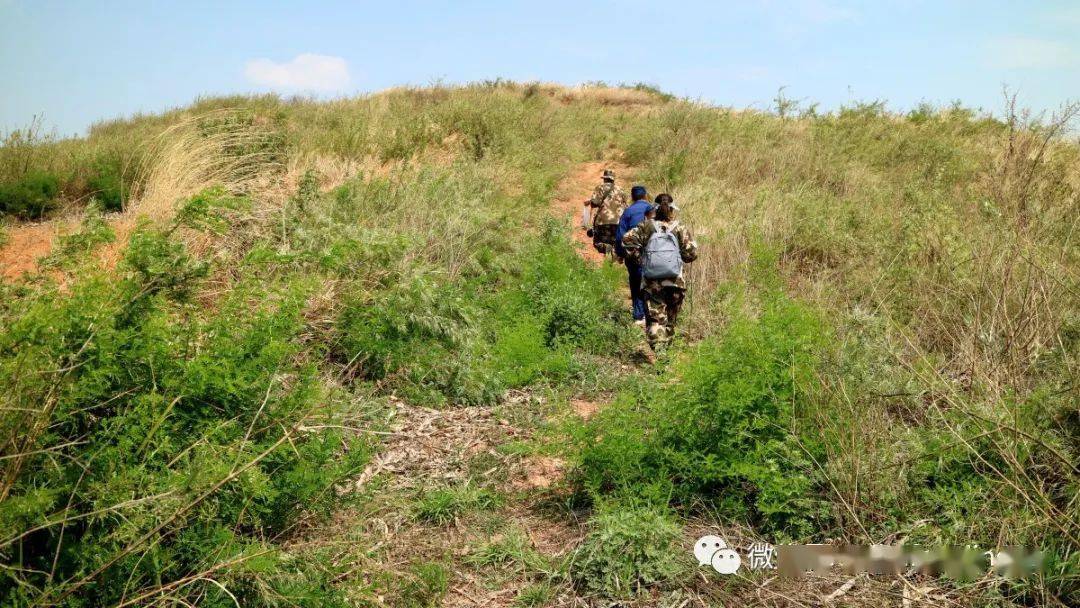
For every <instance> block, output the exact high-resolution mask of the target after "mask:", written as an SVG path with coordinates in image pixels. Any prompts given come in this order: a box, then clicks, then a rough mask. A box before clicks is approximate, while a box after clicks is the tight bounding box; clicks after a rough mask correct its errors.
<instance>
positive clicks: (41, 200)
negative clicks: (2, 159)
mask: <svg viewBox="0 0 1080 608" xmlns="http://www.w3.org/2000/svg"><path fill="white" fill-rule="evenodd" d="M59 193H60V180H59V178H57V177H56V176H55V175H53V174H51V173H42V172H34V173H29V174H27V175H25V176H23V177H22V178H20V179H19V180H17V181H15V182H12V183H8V184H0V215H4V214H6V215H13V216H15V217H17V218H19V219H24V220H39V219H42V218H43V217H45V215H46V214H47V213H49V212H50V211H52V210H53V209H55V208H56V205H57V201H56V197H57V195H58V194H59Z"/></svg>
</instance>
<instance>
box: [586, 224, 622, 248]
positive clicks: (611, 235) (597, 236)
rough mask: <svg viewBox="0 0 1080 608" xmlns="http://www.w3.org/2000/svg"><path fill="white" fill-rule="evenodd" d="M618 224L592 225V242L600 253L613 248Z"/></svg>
mask: <svg viewBox="0 0 1080 608" xmlns="http://www.w3.org/2000/svg"><path fill="white" fill-rule="evenodd" d="M618 227H619V225H618V224H597V225H595V226H593V236H592V244H593V247H596V250H597V251H599V252H600V253H608V252H609V251H614V250H615V230H616V229H617V228H618Z"/></svg>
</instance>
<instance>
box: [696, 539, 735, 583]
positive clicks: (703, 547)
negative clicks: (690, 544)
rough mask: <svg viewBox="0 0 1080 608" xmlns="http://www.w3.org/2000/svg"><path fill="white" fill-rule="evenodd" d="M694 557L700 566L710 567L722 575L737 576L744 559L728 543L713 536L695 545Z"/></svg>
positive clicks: (699, 540) (698, 540)
mask: <svg viewBox="0 0 1080 608" xmlns="http://www.w3.org/2000/svg"><path fill="white" fill-rule="evenodd" d="M694 557H696V558H697V561H698V565H699V566H705V565H709V566H712V568H713V570H716V571H717V572H719V573H720V574H735V573H736V572H738V570H739V566H741V565H742V558H741V557H740V556H739V553H738V552H737V551H735V550H734V549H731V548H729V547H728V545H727V542H725V541H724V539H722V538H720V537H719V536H714V535H712V534H709V535H706V536H702V537H701V538H699V539H697V541H696V542H695V543H694Z"/></svg>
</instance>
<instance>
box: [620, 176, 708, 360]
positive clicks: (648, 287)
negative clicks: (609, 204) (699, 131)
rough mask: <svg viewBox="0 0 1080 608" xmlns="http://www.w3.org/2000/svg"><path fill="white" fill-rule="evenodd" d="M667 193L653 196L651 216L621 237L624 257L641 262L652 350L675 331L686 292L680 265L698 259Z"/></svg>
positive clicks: (691, 236)
mask: <svg viewBox="0 0 1080 608" xmlns="http://www.w3.org/2000/svg"><path fill="white" fill-rule="evenodd" d="M676 211H678V207H676V206H675V201H674V200H673V199H672V198H671V195H669V194H661V195H659V196H657V197H656V211H655V213H654V214H653V215H654V217H652V218H649V219H647V220H645V221H643V222H642V223H641V224H639V225H638V226H637V227H636V228H634V229H632V230H630V231H629V232H627V233H626V235H625V236H623V237H622V246H623V248H624V251H625V252H626V259H627V261H628V263H629V260H631V259H634V260H635V261H637V262H638V263H639V264H640V266H639V267H640V268H641V274H642V278H643V281H642V288H641V289H642V291H643V293H644V297H645V319H646V326H645V335H646V337H647V338H648V340H649V346H651V347H652V348H653V349H654V350H655V349H656V348H657V346H661V345H664V344H666V343H667V342H669V341H670V340H671V338H672V336H674V335H675V321H676V319H677V318H678V316H679V309H680V308H682V303H683V298H684V297H685V296H686V279H685V278H684V277H683V265H684V264H689V263H690V262H693V261H694V260H695V259H697V243H696V242H694V237H693V235H691V234H690V230H689V229H688V228H687V227H686V226H683V225H682V224H680V223H679V222H678V221H677V220H676V218H675V215H676Z"/></svg>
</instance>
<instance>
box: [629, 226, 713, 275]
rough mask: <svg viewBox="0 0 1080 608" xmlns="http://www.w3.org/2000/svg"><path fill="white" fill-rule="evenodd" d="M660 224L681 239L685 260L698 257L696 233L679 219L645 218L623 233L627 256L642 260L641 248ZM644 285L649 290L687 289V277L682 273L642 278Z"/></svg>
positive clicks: (681, 249) (692, 259)
mask: <svg viewBox="0 0 1080 608" xmlns="http://www.w3.org/2000/svg"><path fill="white" fill-rule="evenodd" d="M658 226H666V227H667V229H668V230H670V231H671V232H672V233H673V234H674V235H675V236H676V238H678V239H679V253H680V254H682V259H683V262H686V263H690V262H693V261H694V260H696V259H697V242H696V241H694V235H692V234H690V229H689V228H687V227H686V226H683V225H682V224H680V223H679V221H678V220H675V221H673V222H659V221H656V220H645V221H643V222H641V223H640V224H638V225H637V226H635V227H634V228H633V229H632V230H630V232H627V233H626V234H625V235H623V240H622V242H623V247H624V248H625V249H626V255H627V257H629V258H630V259H632V260H634V261H638V262H640V260H641V248H642V247H644V246H645V244H646V243H648V242H649V237H651V236H652V235H653V233H654V232H656V229H657V227H658ZM642 286H643V287H644V288H645V289H647V290H650V289H657V288H661V287H678V288H679V289H686V279H685V278H684V277H683V275H682V273H680V274H679V276H677V277H675V278H674V279H656V280H653V279H642Z"/></svg>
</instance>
